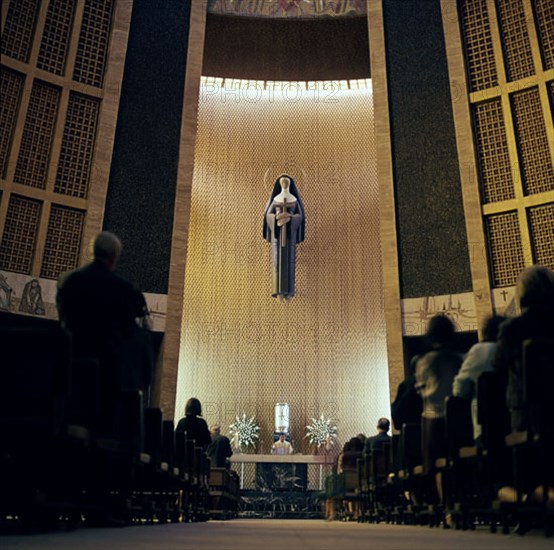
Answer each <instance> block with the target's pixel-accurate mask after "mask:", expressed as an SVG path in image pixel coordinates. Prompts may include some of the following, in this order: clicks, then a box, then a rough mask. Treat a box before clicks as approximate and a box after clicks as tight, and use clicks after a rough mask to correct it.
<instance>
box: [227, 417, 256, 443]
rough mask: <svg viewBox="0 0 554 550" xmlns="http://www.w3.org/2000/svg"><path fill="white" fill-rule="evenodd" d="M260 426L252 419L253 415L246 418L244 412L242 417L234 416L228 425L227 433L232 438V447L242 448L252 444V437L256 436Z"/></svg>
mask: <svg viewBox="0 0 554 550" xmlns="http://www.w3.org/2000/svg"><path fill="white" fill-rule="evenodd" d="M259 430H260V427H259V426H258V425H257V424H256V422H255V421H254V417H253V416H252V417H251V418H246V414H244V413H243V414H242V417H240V416H237V417H235V421H234V422H233V423H232V424H231V425H230V426H229V433H230V434H231V436H232V439H233V447H235V449H238V450H242V447H249V446H250V445H254V439H257V438H258V432H259Z"/></svg>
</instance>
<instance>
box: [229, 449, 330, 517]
mask: <svg viewBox="0 0 554 550" xmlns="http://www.w3.org/2000/svg"><path fill="white" fill-rule="evenodd" d="M334 460H335V457H334V456H333V455H331V454H327V455H303V454H292V455H271V454H234V455H233V456H232V457H231V458H230V462H231V468H232V469H233V470H235V471H236V472H237V474H238V475H239V478H240V488H241V491H240V495H241V500H240V503H239V517H243V518H246V517H249V518H253V517H255V518H321V517H322V511H321V501H322V499H323V498H324V497H323V489H324V487H325V478H326V477H327V476H328V475H329V474H330V473H331V472H332V469H333V463H334Z"/></svg>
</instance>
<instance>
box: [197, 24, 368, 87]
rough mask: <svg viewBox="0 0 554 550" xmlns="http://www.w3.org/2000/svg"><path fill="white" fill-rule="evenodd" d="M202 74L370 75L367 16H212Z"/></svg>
mask: <svg viewBox="0 0 554 550" xmlns="http://www.w3.org/2000/svg"><path fill="white" fill-rule="evenodd" d="M202 74H203V75H205V76H214V77H222V78H242V79H248V80H285V81H296V80H300V81H307V80H345V79H357V78H369V76H370V70H369V39H368V33H367V18H366V17H348V18H321V19H317V20H312V19H308V20H305V19H304V20H298V19H297V20H281V19H263V18H247V17H230V16H222V15H213V14H209V15H208V16H207V21H206V38H205V44H204V62H203V68H202Z"/></svg>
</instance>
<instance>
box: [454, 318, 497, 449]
mask: <svg viewBox="0 0 554 550" xmlns="http://www.w3.org/2000/svg"><path fill="white" fill-rule="evenodd" d="M504 320H505V318H504V317H502V316H499V315H493V316H491V317H489V318H487V320H486V321H485V325H484V327H483V340H482V341H481V342H478V343H477V344H475V345H474V346H472V348H471V349H470V350H469V351H468V352H467V355H466V356H465V358H464V362H463V363H462V367H461V368H460V370H459V371H458V374H457V375H456V377H455V378H454V383H453V385H452V395H454V396H456V397H462V398H463V399H471V418H472V422H473V439H474V440H475V443H476V444H479V443H480V439H481V425H480V424H479V422H478V419H477V382H478V380H479V376H481V373H483V372H490V371H493V370H494V367H493V362H494V356H495V353H496V339H497V337H498V329H499V327H500V324H501V323H503V322H504Z"/></svg>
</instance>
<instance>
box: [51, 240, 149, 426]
mask: <svg viewBox="0 0 554 550" xmlns="http://www.w3.org/2000/svg"><path fill="white" fill-rule="evenodd" d="M121 250H122V245H121V241H120V240H119V239H118V238H117V237H116V236H115V235H114V234H113V233H109V232H108V231H103V232H102V233H99V234H98V235H97V236H96V238H95V240H94V244H93V252H94V260H93V261H92V262H91V263H89V264H87V265H85V266H83V267H81V268H79V269H76V270H74V271H71V272H69V273H66V274H63V275H62V276H61V277H60V279H59V281H58V292H57V296H56V304H57V307H58V314H59V318H60V323H61V325H62V327H63V328H65V329H66V330H67V331H68V332H70V333H71V335H72V338H73V355H74V357H75V358H81V357H86V358H92V359H95V360H97V361H98V363H99V366H100V390H101V392H102V394H103V396H104V399H105V400H104V402H103V413H104V415H105V417H106V418H105V419H104V421H105V423H107V425H109V424H110V421H111V417H113V415H114V413H115V406H116V404H117V402H118V392H119V391H120V390H124V389H136V390H141V391H142V392H143V394H146V393H147V391H148V388H149V386H150V382H151V379H152V371H153V352H152V344H151V340H150V334H149V333H148V331H146V330H143V329H141V328H140V327H139V326H138V324H137V319H143V318H144V317H145V316H146V314H147V310H146V301H145V299H144V296H143V295H142V293H141V292H139V291H138V290H137V289H135V288H134V287H133V285H132V284H131V283H129V282H128V281H126V280H125V279H123V278H122V277H120V276H119V275H117V274H116V273H114V271H115V268H116V266H117V263H118V260H119V257H120V255H121ZM76 374H77V375H78V373H76ZM104 405H105V406H104ZM107 425H105V426H104V428H108V426H107ZM108 429H109V428H108Z"/></svg>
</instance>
